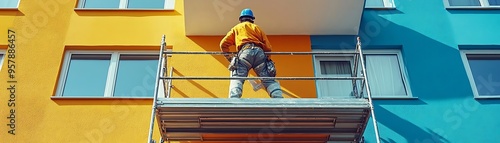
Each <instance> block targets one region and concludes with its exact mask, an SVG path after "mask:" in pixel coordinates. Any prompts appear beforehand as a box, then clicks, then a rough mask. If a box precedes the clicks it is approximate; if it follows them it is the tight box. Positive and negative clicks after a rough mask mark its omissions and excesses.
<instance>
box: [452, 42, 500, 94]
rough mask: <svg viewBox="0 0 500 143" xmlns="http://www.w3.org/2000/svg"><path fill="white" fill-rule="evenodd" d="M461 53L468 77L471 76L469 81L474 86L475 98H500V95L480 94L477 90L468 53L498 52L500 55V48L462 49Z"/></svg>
mask: <svg viewBox="0 0 500 143" xmlns="http://www.w3.org/2000/svg"><path fill="white" fill-rule="evenodd" d="M460 54H461V57H462V62H463V64H464V68H465V71H466V72H467V77H468V78H469V83H470V86H471V88H472V92H473V94H474V98H477V99H481V98H500V95H498V96H480V95H479V91H477V88H476V87H477V86H476V82H475V81H474V76H473V75H472V70H471V68H470V65H469V60H468V59H467V54H478V55H481V54H484V55H486V54H498V55H500V50H460Z"/></svg>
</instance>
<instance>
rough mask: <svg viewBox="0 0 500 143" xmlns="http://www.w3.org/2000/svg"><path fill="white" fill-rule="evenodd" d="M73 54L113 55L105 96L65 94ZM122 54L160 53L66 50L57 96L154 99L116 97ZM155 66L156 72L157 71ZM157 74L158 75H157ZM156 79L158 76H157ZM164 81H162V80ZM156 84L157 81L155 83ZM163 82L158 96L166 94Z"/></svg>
mask: <svg viewBox="0 0 500 143" xmlns="http://www.w3.org/2000/svg"><path fill="white" fill-rule="evenodd" d="M73 54H98V55H111V58H110V63H109V67H108V73H107V76H106V84H105V85H106V86H105V87H104V96H99V97H93V96H92V97H89V96H64V95H63V90H64V86H65V84H66V78H67V76H68V71H69V65H70V61H71V55H73ZM121 54H134V55H158V54H159V52H157V51H109V50H106V51H88V50H71V51H66V52H65V55H64V61H63V65H62V67H61V73H60V76H59V79H58V85H57V90H56V95H55V96H56V97H60V98H97V99H99V98H117V99H122V98H132V99H133V98H141V99H143V98H146V99H152V98H153V97H133V96H132V97H115V96H114V93H113V92H114V89H115V85H116V79H117V75H118V64H119V58H120V55H121ZM156 70H157V69H156V68H155V72H156ZM155 76H156V75H155ZM155 79H156V77H155ZM160 83H162V82H160ZM155 84H156V83H155ZM163 86H164V85H163V84H160V87H159V88H158V90H159V92H158V97H164V96H165V91H163V90H162V89H163Z"/></svg>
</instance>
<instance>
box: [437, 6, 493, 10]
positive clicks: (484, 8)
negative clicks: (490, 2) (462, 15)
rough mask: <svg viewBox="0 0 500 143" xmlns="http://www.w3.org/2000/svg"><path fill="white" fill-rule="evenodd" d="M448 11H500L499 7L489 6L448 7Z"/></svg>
mask: <svg viewBox="0 0 500 143" xmlns="http://www.w3.org/2000/svg"><path fill="white" fill-rule="evenodd" d="M446 9H448V10H458V9H467V10H494V9H500V6H491V7H482V6H448V7H446Z"/></svg>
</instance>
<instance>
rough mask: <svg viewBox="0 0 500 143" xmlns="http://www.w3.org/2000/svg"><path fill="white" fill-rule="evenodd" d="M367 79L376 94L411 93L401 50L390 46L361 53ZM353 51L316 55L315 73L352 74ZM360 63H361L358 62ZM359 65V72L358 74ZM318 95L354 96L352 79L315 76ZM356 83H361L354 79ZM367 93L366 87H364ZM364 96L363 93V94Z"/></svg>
mask: <svg viewBox="0 0 500 143" xmlns="http://www.w3.org/2000/svg"><path fill="white" fill-rule="evenodd" d="M364 58H365V67H366V71H367V79H368V82H369V86H370V89H371V95H372V96H373V97H376V98H400V97H411V94H410V93H411V92H410V88H409V86H408V82H407V81H408V80H407V76H406V72H405V70H404V66H403V62H402V59H401V54H400V52H399V51H393V50H387V51H386V50H377V51H366V52H365V53H364ZM354 62H355V60H354V58H353V55H343V56H315V65H316V66H315V67H316V70H315V71H316V76H318V77H351V76H352V74H353V72H354V69H355V68H354ZM359 66H360V64H359ZM360 68H361V67H359V68H358V70H357V71H358V76H359V75H360V73H361V72H360V71H361V70H360ZM316 83H317V87H318V97H319V98H346V97H347V98H349V97H352V96H353V83H352V81H351V80H318V81H317V82H316ZM356 84H357V85H358V87H361V86H359V85H360V84H361V83H360V82H358V83H356ZM364 93H366V90H365V91H364ZM364 95H365V96H366V94H364Z"/></svg>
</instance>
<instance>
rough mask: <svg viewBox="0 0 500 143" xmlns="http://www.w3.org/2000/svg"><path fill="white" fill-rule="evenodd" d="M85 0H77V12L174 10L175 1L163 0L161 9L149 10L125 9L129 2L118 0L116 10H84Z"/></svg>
mask: <svg viewBox="0 0 500 143" xmlns="http://www.w3.org/2000/svg"><path fill="white" fill-rule="evenodd" d="M85 1H86V0H78V3H77V8H76V9H78V10H174V8H175V0H164V3H163V4H164V5H163V8H162V9H151V8H127V5H128V1H129V0H119V1H120V4H119V5H118V8H85Z"/></svg>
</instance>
